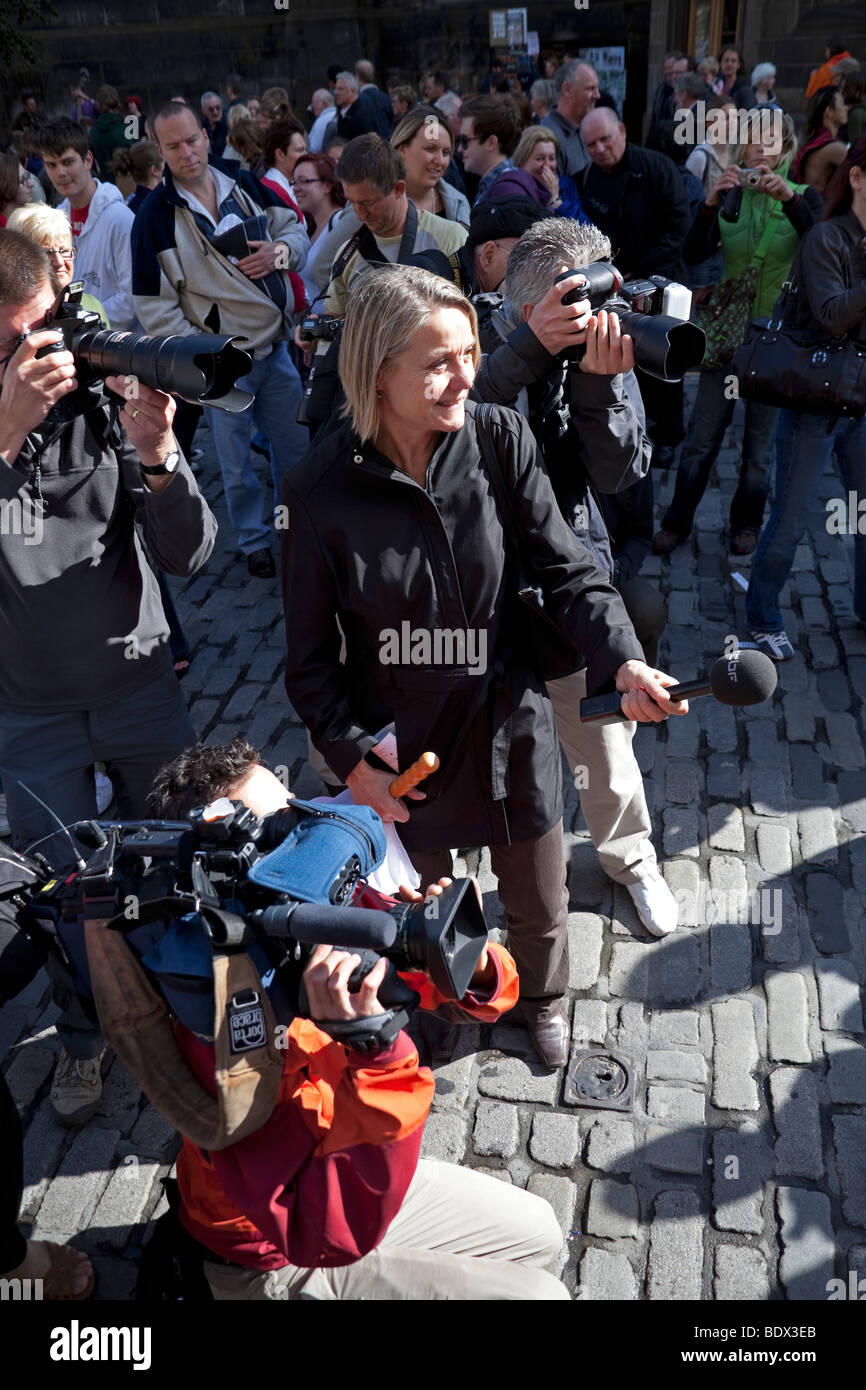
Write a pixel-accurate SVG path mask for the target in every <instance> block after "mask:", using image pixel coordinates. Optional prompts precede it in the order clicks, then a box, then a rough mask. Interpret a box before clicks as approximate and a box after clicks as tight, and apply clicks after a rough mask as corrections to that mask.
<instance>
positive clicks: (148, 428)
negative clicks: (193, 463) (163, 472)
mask: <svg viewBox="0 0 866 1390" xmlns="http://www.w3.org/2000/svg"><path fill="white" fill-rule="evenodd" d="M130 380H131V378H129V377H125V376H109V377H106V378H105V384H106V386H107V387H108V389H109V390H110V391H114V392H115V394H116V395H118V396H123V398H124V405H123V409H122V410H121V412H120V415H119V417H118V418H119V419H120V422H121V424H122V425H123V428H124V430H125V432H126V437H127V439H128V440H129V442H130V444H132V446H133V448H135V449H136V450H137V452H138V456H139V458H140V459H141V461H142V463H143V464H144V465H145V467H147V468H156V467H158V466H159V464H161V463H164V462H165V459H166V457H167V456H168V455H169V454H170V453H172V452H173V451H174V450H176V449H177V444H176V442H175V438H174V435H173V434H172V430H171V425H172V421H173V419H174V412H175V410H176V409H177V407H176V405H175V402H174V400H173V398H172V397H171V396H168V395H166V393H165V392H164V391H154V390H153V389H152V387H150V386H144V385H142V383H141V382H140V381H139V382H136V386H135V395H134V397H129V396H128V394H127V393H128V390H129V384H130ZM170 482H171V475H170V474H169V475H168V476H166V477H162V478H159V477H157V478H147V479H146V486H147V487H149V488H150V490H151V491H152V492H161V491H162V489H163V488H165V487H167V486H168V484H169V483H170Z"/></svg>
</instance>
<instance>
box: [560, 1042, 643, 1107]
mask: <svg viewBox="0 0 866 1390" xmlns="http://www.w3.org/2000/svg"><path fill="white" fill-rule="evenodd" d="M562 1098H563V1100H564V1101H565V1103H566V1105H588V1106H592V1107H594V1108H595V1109H596V1110H631V1108H632V1106H633V1105H634V1062H633V1060H632V1058H631V1057H626V1056H625V1055H624V1054H623V1053H622V1052H611V1051H609V1050H608V1049H605V1048H601V1047H593V1048H590V1049H589V1050H588V1051H586V1052H576V1053H575V1054H574V1056H573V1057H572V1059H571V1062H570V1064H569V1067H568V1071H567V1072H566V1076H565V1090H564V1092H563V1097H562Z"/></svg>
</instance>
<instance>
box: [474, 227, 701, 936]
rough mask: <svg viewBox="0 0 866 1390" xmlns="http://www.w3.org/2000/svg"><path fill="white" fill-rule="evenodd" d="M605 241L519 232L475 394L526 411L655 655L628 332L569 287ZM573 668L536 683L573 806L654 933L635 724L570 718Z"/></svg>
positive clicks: (580, 683) (569, 505)
mask: <svg viewBox="0 0 866 1390" xmlns="http://www.w3.org/2000/svg"><path fill="white" fill-rule="evenodd" d="M610 253H611V247H610V242H609V241H608V239H607V237H606V236H604V235H603V234H602V233H601V232H600V231H599V230H598V229H597V228H596V227H593V226H583V227H581V226H579V225H578V224H577V223H575V222H571V221H568V220H566V221H563V220H562V219H554V218H548V219H546V220H545V221H543V222H537V223H536V224H535V225H534V226H532V227H530V228H529V229H528V230H527V231H526V232H524V234H523V235H522V237H521V238H520V240H519V241H518V242H517V244H516V245H515V247H514V249H513V250H512V251H511V254H510V255H509V257H508V271H507V274H506V277H505V282H504V285H503V291H504V301H503V302H502V303H501V305H500V308H499V309H498V310H496V311H494V312H493V313H491V314H489V315H488V316H487V317H486V318H485V320H484V322H483V323H482V328H481V345H482V348H483V349H484V350H485V353H486V356H485V358H484V360H483V362H482V365H481V367H480V369H479V372H478V376H477V378H476V381H475V388H474V394H475V395H477V396H478V397H479V398H480V399H482V400H485V401H492V402H496V403H497V404H499V405H512V406H516V408H517V409H519V410H520V412H521V414H523V415H525V416H526V418H527V419H528V421H529V424H530V426H531V428H532V432H533V434H534V435H535V438H536V439H537V441H538V444H539V447H540V449H541V454H542V457H543V459H544V462H545V465H546V467H547V471H548V473H549V475H550V481H551V483H552V485H553V490H554V493H555V494H556V500H557V502H558V503H559V507H560V510H561V512H562V515H563V518H564V520H565V521H566V523H567V524H568V525H569V526H570V528H571V530H572V531H573V532H574V534H575V536H576V537H577V538H578V539H579V540H580V541H581V542H582V544H583V545H585V546H587V548H588V549H589V550H590V551H591V553H592V554H593V556H594V558H595V560H596V563H597V564H598V565H599V567H600V568H601V569H603V571H604V572H605V573H606V574H607V575H609V576H610V579H611V582H612V583H613V584H614V585H616V587H617V588H618V589H619V591H620V593H621V595H622V598H623V602H624V603H625V606H626V610H627V611H628V614H629V617H630V618H631V620H632V623H633V624H634V628H635V633H636V635H637V637H638V640H639V641H640V643H641V645H642V646H643V649H644V652H645V653H646V656H647V660H648V661H649V663H650V665H654V664H655V661H656V659H657V653H658V641H659V636H660V634H661V631H662V630H663V628H664V620H665V610H664V601H663V599H662V597H661V595H660V594H659V593H658V591H657V590H656V589H654V588H653V587H652V585H650V584H649V583H647V581H646V580H641V579H639V578H638V577H637V571H638V570H639V568H640V565H641V563H642V561H643V559H644V557H645V556H646V554H647V553H648V551H649V536H650V535H651V534H652V511H653V494H652V480H651V475H650V473H649V471H648V470H649V463H650V452H651V449H650V444H649V441H648V439H647V436H646V433H645V430H644V416H643V407H642V404H641V398H640V392H639V391H638V387H637V382H636V381H635V377H634V372H633V370H632V369H633V367H634V365H635V350H634V344H633V341H632V338H631V336H630V335H629V334H627V333H625V331H624V330H622V328H621V325H620V320H619V317H618V315H617V314H616V313H612V312H611V313H608V312H607V311H605V310H604V309H599V310H598V311H597V312H592V310H591V303H590V300H589V298H583V295H584V293H586V294H587V295H588V294H589V290H588V289H587V290H586V291H584V289H583V288H581V287H582V286H583V285H584V284H585V283H586V281H587V277H586V275H583V276H582V275H581V274H580V271H581V270H582V269H584V268H586V267H589V266H592V265H593V263H595V262H604V261H607V260H609V258H610ZM568 267H571V268H572V269H571V273H570V275H568V276H566V277H564V276H563V272H564V271H566V270H567V268H568ZM492 298H493V296H491V295H486V296H484V299H485V300H486V301H488V302H489V301H490V300H491V299H492ZM569 301H573V302H569ZM569 354H571V358H570V359H569ZM581 354H582V355H581ZM563 359H565V360H563ZM609 526H610V527H612V528H613V529H614V530H615V531H616V533H617V535H618V537H620V540H621V547H620V548H619V549H616V548H615V547H614V545H613V543H612V542H611V539H610V535H609V531H608V527H609ZM586 679H587V672H586V668H585V667H584V668H583V669H582V670H578V671H576V672H574V673H573V674H572V675H568V676H564V677H562V678H560V679H558V680H551V681H548V682H547V693H548V695H549V696H550V699H551V702H552V704H553V711H554V716H555V719H556V727H557V732H558V734H559V738H560V742H561V743H562V746H563V748H564V750H565V754H566V758H567V760H568V765H569V767H570V768H571V769H572V771H573V772H576V773H580V774H582V775H581V776H579V780H578V783H577V785H578V786H579V788H580V803H581V809H582V810H583V813H584V816H585V818H586V823H587V826H588V827H589V832H590V835H591V837H592V841H593V844H594V845H595V847H596V850H597V851H598V855H599V859H600V861H601V864H602V867H603V868H604V870H605V872H606V873H607V874H608V875H609V876H610V877H611V878H612V879H613V880H614V882H616V883H622V884H623V885H624V886H625V887H626V888H627V889H628V892H629V894H630V896H631V897H632V899H633V901H634V904H635V907H636V909H637V912H638V914H639V916H640V918H641V921H642V922H643V924H644V926H645V927H646V928H647V930H648V931H649V932H651V933H652V934H653V935H655V936H662V935H666V934H667V933H669V932H671V931H673V930H674V928H675V927H676V925H677V908H676V902H675V900H674V897H673V894H672V893H671V891H670V889H669V888H668V886H667V884H666V883H665V881H664V879H663V878H662V876H661V874H660V873H659V870H658V865H657V862H656V854H655V850H654V848H653V845H652V841H651V839H650V834H651V825H650V817H649V811H648V809H647V804H646V797H645V795H644V790H643V779H642V777H641V773H640V768H639V767H638V765H637V760H636V758H635V755H634V751H633V749H632V740H633V738H634V732H635V727H636V726H635V724H634V723H628V724H626V723H623V724H621V725H610V726H604V727H603V726H602V725H599V724H581V722H580V718H579V714H578V711H579V703H580V700H581V699H582V698H583V696H585V694H586Z"/></svg>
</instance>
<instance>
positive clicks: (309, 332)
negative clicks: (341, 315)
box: [298, 313, 343, 343]
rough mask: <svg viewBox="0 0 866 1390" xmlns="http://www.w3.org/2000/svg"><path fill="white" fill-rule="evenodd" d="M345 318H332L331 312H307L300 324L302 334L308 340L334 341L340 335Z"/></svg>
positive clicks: (299, 328)
mask: <svg viewBox="0 0 866 1390" xmlns="http://www.w3.org/2000/svg"><path fill="white" fill-rule="evenodd" d="M342 324H343V320H342V319H335V318H332V316H331V315H330V314H314V313H306V314H304V316H303V317H302V319H301V322H300V323H299V325H298V330H299V333H300V336H301V337H302V338H304V339H305V340H306V341H308V342H313V341H315V340H316V339H320V340H322V341H324V342H326V343H333V342H334V341H335V339H336V338H338V337H339V336H340V329H341V328H342Z"/></svg>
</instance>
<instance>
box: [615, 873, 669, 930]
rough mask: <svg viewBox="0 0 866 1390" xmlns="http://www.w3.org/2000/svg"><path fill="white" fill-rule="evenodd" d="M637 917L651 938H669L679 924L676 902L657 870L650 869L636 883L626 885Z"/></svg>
mask: <svg viewBox="0 0 866 1390" xmlns="http://www.w3.org/2000/svg"><path fill="white" fill-rule="evenodd" d="M625 886H626V888H627V889H628V893H629V897H630V898H631V900H632V902H633V903H634V905H635V910H636V912H637V915H638V917H639V918H640V919H641V921H642V922H643V924H644V926H645V927H646V929H647V931H648V932H649V933H650V935H651V936H669V935H670V933H671V932H672V931H676V929H677V924H678V922H679V908H678V907H677V900H676V898H675V897H674V895H673V893H672V892H671V890H670V888H668V886H667V884H666V883H665V881H664V879H663V878H662V876H661V874H660V873H659V871H658V869H651V870H650V872H649V873H648V874H646V875H645V876H644V877H643V878H641V879H638V881H637V883H627V884H626V885H625Z"/></svg>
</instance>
